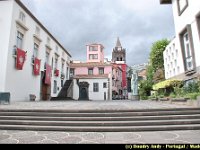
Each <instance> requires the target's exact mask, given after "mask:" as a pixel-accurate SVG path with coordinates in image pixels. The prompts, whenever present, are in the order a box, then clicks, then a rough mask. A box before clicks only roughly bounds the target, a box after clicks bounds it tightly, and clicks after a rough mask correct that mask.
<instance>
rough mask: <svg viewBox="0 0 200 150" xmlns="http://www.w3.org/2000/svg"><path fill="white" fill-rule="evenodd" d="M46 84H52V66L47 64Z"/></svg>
mask: <svg viewBox="0 0 200 150" xmlns="http://www.w3.org/2000/svg"><path fill="white" fill-rule="evenodd" d="M45 84H48V85H50V84H51V66H49V65H48V64H46V74H45Z"/></svg>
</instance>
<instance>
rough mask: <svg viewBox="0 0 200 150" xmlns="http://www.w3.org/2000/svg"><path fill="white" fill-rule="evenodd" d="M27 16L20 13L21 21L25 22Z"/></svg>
mask: <svg viewBox="0 0 200 150" xmlns="http://www.w3.org/2000/svg"><path fill="white" fill-rule="evenodd" d="M25 17H26V16H25V14H24V13H23V12H20V13H19V20H21V21H22V22H25Z"/></svg>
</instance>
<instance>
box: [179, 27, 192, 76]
mask: <svg viewBox="0 0 200 150" xmlns="http://www.w3.org/2000/svg"><path fill="white" fill-rule="evenodd" d="M180 40H181V50H182V53H183V60H184V67H185V71H186V73H187V72H188V71H191V70H193V69H194V68H195V60H194V47H193V39H192V31H191V25H187V26H186V28H185V29H184V31H183V32H182V33H181V34H180Z"/></svg>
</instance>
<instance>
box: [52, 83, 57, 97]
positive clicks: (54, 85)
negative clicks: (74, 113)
mask: <svg viewBox="0 0 200 150" xmlns="http://www.w3.org/2000/svg"><path fill="white" fill-rule="evenodd" d="M53 93H54V94H56V93H57V81H56V80H54V84H53Z"/></svg>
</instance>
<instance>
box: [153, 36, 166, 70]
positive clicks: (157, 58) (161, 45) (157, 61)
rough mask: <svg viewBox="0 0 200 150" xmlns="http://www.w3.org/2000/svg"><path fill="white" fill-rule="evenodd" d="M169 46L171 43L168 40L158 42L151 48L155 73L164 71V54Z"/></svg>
mask: <svg viewBox="0 0 200 150" xmlns="http://www.w3.org/2000/svg"><path fill="white" fill-rule="evenodd" d="M168 44H169V41H168V40H167V39H163V40H159V41H156V42H155V43H153V45H152V47H151V53H150V65H151V66H152V69H153V72H154V73H155V72H156V71H157V70H159V69H162V70H164V59H163V52H164V50H165V48H166V46H167V45H168Z"/></svg>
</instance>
